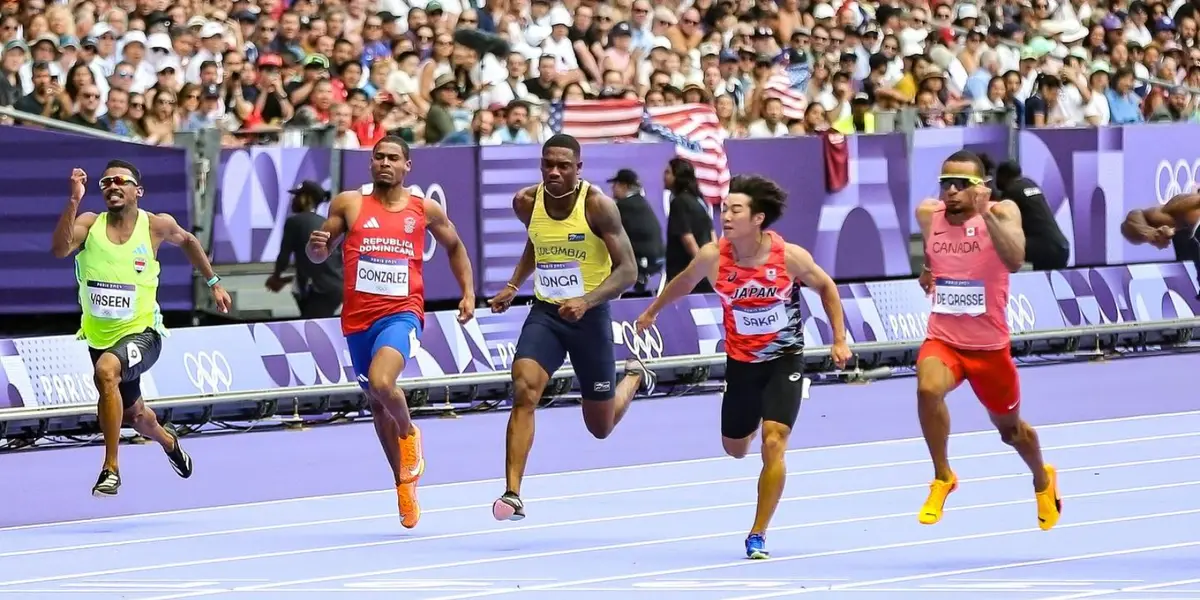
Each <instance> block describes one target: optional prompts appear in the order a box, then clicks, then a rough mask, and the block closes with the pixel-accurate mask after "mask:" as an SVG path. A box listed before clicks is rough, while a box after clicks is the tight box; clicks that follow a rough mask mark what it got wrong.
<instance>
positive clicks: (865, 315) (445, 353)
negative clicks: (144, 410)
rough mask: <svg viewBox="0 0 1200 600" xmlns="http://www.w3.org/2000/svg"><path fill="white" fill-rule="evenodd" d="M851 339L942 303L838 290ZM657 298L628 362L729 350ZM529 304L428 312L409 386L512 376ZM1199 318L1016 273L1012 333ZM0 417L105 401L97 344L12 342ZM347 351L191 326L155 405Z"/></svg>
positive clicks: (710, 325) (313, 364)
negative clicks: (658, 305)
mask: <svg viewBox="0 0 1200 600" xmlns="http://www.w3.org/2000/svg"><path fill="white" fill-rule="evenodd" d="M838 289H839V292H840V295H841V298H842V303H843V306H844V307H845V321H846V329H847V331H848V333H849V337H850V341H851V343H861V342H906V341H907V342H916V341H919V340H921V339H922V338H923V337H924V335H925V323H926V320H927V319H928V313H929V306H930V301H929V298H928V297H926V296H925V294H924V292H922V291H921V289H920V286H919V285H918V284H917V283H916V280H913V279H908V280H893V281H883V282H876V283H864V284H851V285H841V286H839V288H838ZM803 301H804V305H805V306H804V307H803V314H804V333H805V339H806V341H807V343H808V345H809V346H827V345H829V343H830V342H831V332H832V329H831V327H830V326H829V317H828V316H827V315H826V314H825V310H824V308H823V307H822V305H821V301H820V298H819V297H818V296H817V294H816V293H815V292H813V291H812V290H810V289H804V290H803ZM648 303H649V299H626V300H618V301H615V302H614V303H613V304H612V314H613V319H614V321H613V344H614V345H615V349H616V358H617V360H618V361H622V360H625V359H626V358H629V357H630V356H637V357H639V358H642V359H657V358H664V357H671V356H689V355H697V354H710V355H711V354H719V353H721V352H723V350H724V346H723V338H724V332H723V330H722V326H721V307H720V303H719V300H718V299H717V297H716V296H714V295H703V296H702V295H695V296H689V297H686V298H685V299H683V300H682V301H680V302H679V303H677V304H675V305H674V306H672V307H670V308H669V309H668V310H666V311H664V313H663V314H662V315H661V316H660V317H659V319H658V322H657V323H656V324H655V326H654V327H652V328H651V329H650V330H648V331H646V332H643V333H642V334H637V333H636V332H635V330H634V327H633V322H634V320H635V319H636V318H637V316H638V315H639V314H640V313H641V311H642V310H644V309H645V307H646V306H647V304H648ZM528 310H529V309H528V307H527V306H514V307H513V308H512V309H510V310H509V311H508V312H507V313H504V314H500V315H494V314H491V313H487V312H483V311H480V312H479V313H477V314H476V318H475V319H474V320H472V321H470V322H468V323H467V324H465V325H460V324H459V323H458V321H457V319H456V317H455V314H454V313H453V312H437V313H429V314H428V315H427V316H426V324H425V331H424V333H423V334H422V336H421V339H420V343H419V344H417V345H415V346H414V359H413V360H411V361H410V362H409V363H408V366H407V368H406V369H405V371H404V374H403V377H405V378H417V377H440V376H446V375H450V376H453V375H458V374H472V373H489V372H493V371H506V370H507V369H508V368H509V367H510V366H511V364H512V360H513V354H514V351H515V348H516V342H517V337H518V335H519V334H520V329H521V323H522V321H523V320H524V318H525V315H526V314H527V312H528ZM1198 314H1200V300H1197V287H1196V271H1195V267H1194V266H1192V265H1191V264H1184V263H1159V264H1142V265H1129V266H1116V267H1096V268H1083V269H1070V270H1064V271H1048V272H1022V273H1017V274H1015V275H1013V277H1012V280H1011V288H1010V296H1009V301H1008V307H1007V319H1008V323H1009V326H1010V327H1011V329H1012V331H1013V333H1014V334H1019V333H1033V332H1045V331H1054V330H1063V329H1067V328H1072V327H1081V326H1088V325H1103V324H1115V323H1145V322H1154V321H1161V320H1169V319H1177V318H1192V317H1195V316H1196V315H1198ZM0 365H2V366H3V369H0V384H2V385H0V390H4V391H5V392H6V393H3V394H0V413H3V411H4V410H13V409H18V408H25V409H31V408H33V409H36V408H51V407H61V406H69V405H87V404H91V403H94V402H95V399H96V389H95V386H94V384H93V383H92V363H91V361H90V360H89V359H88V353H87V348H86V347H85V346H84V344H83V343H82V342H80V341H77V340H75V339H73V338H71V337H67V336H59V337H44V338H27V339H14V340H0ZM354 381H355V374H354V372H353V369H352V368H351V366H350V360H349V358H348V355H347V350H346V342H345V340H344V339H343V337H342V335H341V333H340V330H339V328H338V321H337V320H336V319H324V320H308V321H305V320H299V321H287V322H280V323H254V324H237V325H223V326H215V327H193V328H186V329H178V330H175V331H173V332H172V335H171V336H170V337H168V338H167V339H166V340H165V342H164V345H163V351H162V355H161V358H160V359H159V361H158V364H156V365H155V367H154V368H153V369H152V370H151V371H150V372H149V373H148V374H146V375H144V376H143V378H142V390H143V393H144V395H145V397H146V398H147V399H149V400H151V401H154V400H156V399H178V398H186V397H196V396H203V395H206V394H215V393H224V392H251V393H257V392H261V393H263V394H264V395H269V394H270V393H272V392H274V391H277V390H282V389H287V388H295V387H298V386H318V387H320V386H330V387H331V388H332V387H334V386H340V387H343V388H344V387H345V386H346V385H347V384H353V382H354Z"/></svg>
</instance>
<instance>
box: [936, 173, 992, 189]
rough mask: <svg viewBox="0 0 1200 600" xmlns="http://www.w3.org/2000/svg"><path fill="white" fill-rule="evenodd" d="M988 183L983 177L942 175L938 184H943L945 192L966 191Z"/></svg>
mask: <svg viewBox="0 0 1200 600" xmlns="http://www.w3.org/2000/svg"><path fill="white" fill-rule="evenodd" d="M987 182H988V180H987V179H984V178H982V177H969V176H965V175H942V176H941V177H938V183H939V184H941V186H942V191H943V192H946V191H949V190H951V189H956V190H965V189H967V188H969V187H974V186H977V185H982V184H985V183H987Z"/></svg>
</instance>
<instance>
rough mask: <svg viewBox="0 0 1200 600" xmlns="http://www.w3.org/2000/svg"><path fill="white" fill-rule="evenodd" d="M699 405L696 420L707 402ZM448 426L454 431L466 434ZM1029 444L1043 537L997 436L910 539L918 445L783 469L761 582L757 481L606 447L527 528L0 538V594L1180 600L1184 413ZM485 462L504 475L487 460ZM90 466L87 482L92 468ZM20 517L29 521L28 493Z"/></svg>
mask: <svg viewBox="0 0 1200 600" xmlns="http://www.w3.org/2000/svg"><path fill="white" fill-rule="evenodd" d="M1121 363H1123V364H1121ZM1139 364H1140V365H1141V367H1143V368H1145V367H1146V366H1148V365H1150V364H1152V363H1150V362H1146V361H1140V360H1139V361H1133V360H1131V361H1120V363H1118V364H1112V365H1105V366H1103V367H1099V368H1100V369H1103V370H1109V369H1114V368H1118V369H1129V370H1130V371H1129V372H1130V375H1132V374H1133V373H1134V372H1136V369H1137V366H1138V365H1139ZM1056 369H1059V367H1044V368H1040V369H1037V370H1038V371H1043V370H1047V371H1049V370H1056ZM913 384H914V382H913V381H912V380H907V381H901V382H893V383H892V384H889V386H888V387H889V388H891V389H905V388H907V394H908V395H907V396H905V397H898V398H894V399H893V401H894V402H903V403H908V404H909V406H911V402H912V401H911V400H910V398H911V394H912V390H911V388H912V385H913ZM870 389H871V387H867V388H858V390H857V391H856V392H854V393H860V394H866V393H872V392H868V391H867V390H870ZM1027 397H1028V396H1027ZM1072 400H1073V399H1071V398H1069V397H1066V396H1065V395H1064V397H1062V399H1061V400H1050V399H1044V398H1043V400H1042V401H1044V402H1051V401H1057V402H1069V401H1072ZM1118 400H1119V401H1124V400H1123V399H1118ZM1096 401H1097V402H1101V401H1103V400H1096ZM699 402H701V403H702V404H703V406H704V407H705V408H704V409H705V410H709V409H713V410H715V401H714V400H713V399H707V400H703V401H699ZM653 403H654V401H651V402H647V403H645V404H646V405H649V404H653ZM642 406H644V405H642ZM562 410H564V411H570V410H575V411H577V409H562ZM639 410H642V408H641V406H639V407H635V409H634V410H633V411H632V412H631V413H630V417H629V418H630V419H637V418H638V416H637V415H638V413H639ZM806 410H807V409H806ZM955 410H956V411H967V410H977V408H974V409H973V408H971V407H968V406H966V405H965V404H962V403H958V404H956V405H955ZM551 412H557V409H556V411H551ZM1081 412H1082V411H1081ZM647 414H649V413H647ZM542 415H543V413H539V419H541V420H544V417H543V416H542ZM575 418H576V419H577V418H578V416H577V415H575ZM801 418H802V419H804V418H806V415H802V416H801ZM869 418H871V417H870V416H863V417H861V419H869ZM913 419H914V421H915V417H913ZM466 421H469V419H466V420H464V421H463V422H460V423H457V424H456V426H459V427H470V426H471V425H470V424H468V423H467V422H466ZM861 422H862V421H861V420H860V421H857V423H861ZM824 423H825V425H826V426H837V427H847V428H851V427H855V426H856V421H852V420H851V421H846V422H842V423H832V422H830V421H825V422H824ZM623 425H624V424H623ZM1039 432H1040V433H1041V439H1042V443H1043V446H1044V448H1045V453H1046V456H1047V459H1048V460H1049V461H1050V462H1052V463H1053V464H1055V465H1056V466H1057V467H1058V469H1059V473H1060V484H1061V487H1062V491H1063V494H1064V496H1065V511H1064V516H1063V519H1062V521H1061V522H1060V524H1059V526H1058V527H1057V528H1056V529H1055V530H1053V531H1051V532H1042V531H1040V530H1038V529H1037V521H1036V513H1035V508H1034V502H1033V492H1032V484H1031V480H1030V477H1029V474H1028V472H1027V470H1026V469H1025V466H1024V464H1023V463H1022V462H1021V461H1020V459H1019V458H1018V457H1017V456H1016V454H1015V453H1013V452H1012V450H1011V449H1010V448H1008V447H1007V446H1004V445H1003V444H1001V443H1000V441H999V440H998V438H997V437H996V435H995V434H994V432H990V431H979V432H966V433H960V434H956V435H955V437H954V439H953V440H952V442H951V456H952V464H953V466H954V468H955V470H956V471H957V473H958V475H959V477H960V482H961V485H960V488H959V490H958V491H957V492H956V493H955V494H953V495H952V496H951V497H950V501H949V502H948V504H947V512H946V517H945V519H944V520H943V521H942V522H941V523H940V524H938V525H936V526H932V527H926V526H922V525H920V524H918V523H917V520H916V512H917V509H918V508H919V506H920V504H921V502H922V500H923V499H924V496H925V493H926V491H927V488H926V486H927V482H928V479H929V477H930V474H931V473H930V472H931V467H930V466H929V463H928V455H927V453H926V450H925V446H924V443H923V442H922V441H921V440H919V439H914V438H906V439H892V440H881V441H865V442H856V443H852V444H845V445H837V446H824V447H816V448H803V449H797V450H793V451H791V452H790V453H789V457H788V458H789V481H788V489H787V493H786V494H785V499H784V502H783V504H782V505H781V506H780V509H779V512H778V513H777V515H776V517H775V520H774V523H773V527H772V529H771V531H770V533H769V535H768V542H769V547H770V549H771V551H772V553H773V555H774V558H772V559H771V560H769V561H748V560H745V559H742V558H741V556H742V552H741V545H742V540H743V538H744V537H745V533H746V530H747V528H748V527H749V525H750V521H751V519H752V517H753V511H754V503H755V483H754V482H755V481H756V479H757V476H758V471H759V466H760V465H759V463H758V460H757V457H749V458H747V459H746V460H742V461H736V460H733V459H728V458H721V457H712V458H698V459H692V460H682V461H673V462H657V463H649V464H640V465H631V464H628V463H633V462H636V461H637V459H638V458H639V457H642V456H646V455H647V454H648V453H649V451H648V450H647V451H645V452H639V451H638V450H637V449H636V448H642V449H648V448H650V447H652V446H653V445H655V444H664V443H670V441H671V438H672V436H683V435H689V432H680V431H677V430H669V429H668V430H666V431H664V432H663V433H662V435H661V436H658V437H656V438H652V439H643V438H639V439H633V440H631V439H625V440H622V441H621V442H619V443H620V444H621V445H622V446H624V447H622V448H617V447H615V445H616V444H617V442H614V441H611V440H610V441H607V442H605V443H603V444H601V445H600V446H598V447H600V448H608V449H610V451H612V452H621V453H622V454H625V455H627V456H628V457H629V459H628V460H627V461H626V463H627V464H626V465H625V466H615V467H606V468H601V469H593V470H582V471H571V472H560V473H546V474H541V475H537V476H533V477H531V478H530V479H528V481H527V483H526V486H525V489H524V493H523V496H525V497H526V499H527V510H528V514H529V518H527V519H526V520H524V521H522V522H519V523H497V522H495V521H494V520H492V518H491V514H490V505H491V502H492V500H493V499H494V498H495V496H496V495H497V494H498V492H499V491H500V490H499V488H498V483H497V482H496V481H495V480H487V481H479V482H457V483H442V484H435V485H427V486H424V487H423V492H422V504H423V506H424V507H425V513H424V518H423V520H422V522H421V525H420V527H419V528H418V529H417V530H415V531H413V532H406V531H404V530H402V529H401V528H400V527H399V524H398V519H397V517H396V515H395V504H394V502H395V501H394V496H393V494H392V493H391V492H390V491H385V492H359V493H353V494H340V495H327V496H323V497H315V498H305V499H290V500H282V501H275V500H273V501H267V502H259V503H256V504H251V505H246V506H224V507H221V506H214V507H207V508H194V509H184V510H170V511H165V512H161V513H158V514H153V515H148V516H146V515H143V516H113V517H105V518H93V519H83V520H79V521H75V522H60V523H37V524H28V525H21V526H16V527H7V528H0V594H7V595H11V596H13V597H21V598H30V599H37V598H62V597H64V594H65V595H66V596H67V597H71V596H74V595H78V596H79V597H86V598H89V599H91V598H95V599H107V598H127V599H131V600H150V599H154V600H168V599H175V598H193V597H196V598H200V597H206V596H211V597H219V598H228V599H231V600H232V599H235V598H256V599H257V598H264V597H296V596H297V595H298V594H299V595H307V596H308V597H313V596H316V597H339V596H344V597H353V598H366V599H373V598H379V599H383V598H397V597H403V598H407V599H414V600H452V599H459V598H463V599H465V598H484V597H492V596H505V597H509V598H542V599H547V598H555V599H557V598H565V599H568V600H590V599H597V600H600V599H603V600H617V599H625V598H647V599H648V600H652V599H654V598H657V597H664V598H670V599H675V600H684V599H687V600H718V599H719V600H752V599H759V598H764V599H765V598H790V597H793V596H800V595H805V594H818V595H820V596H822V597H836V598H842V599H846V600H853V599H857V598H873V599H877V598H888V599H898V600H917V599H918V598H920V599H926V598H969V599H972V600H993V599H997V600H998V599H1001V598H1004V599H1016V600H1025V599H1028V600H1050V599H1054V600H1067V599H1074V598H1092V597H1102V598H1108V599H1110V600H1133V599H1135V598H1137V599H1144V598H1172V599H1181V598H1191V599H1200V500H1198V498H1200V411H1195V412H1187V413H1178V412H1176V413H1171V414H1153V415H1134V416H1121V417H1115V418H1108V419H1101V420H1090V421H1076V422H1060V423H1056V424H1052V425H1041V426H1040V427H1039ZM364 433H366V432H364ZM539 433H540V430H539ZM690 434H691V435H705V436H711V435H715V434H714V433H713V432H709V431H705V432H699V433H697V432H690ZM289 435H291V436H294V435H296V434H289V433H270V434H261V437H262V438H265V439H272V438H274V439H276V440H277V441H280V442H281V443H283V440H284V438H285V437H286V436H289ZM233 439H235V438H228V440H227V441H231V440H233ZM288 443H290V442H288ZM630 445H632V446H633V447H634V448H635V449H630V448H629V446H630ZM146 450H147V451H150V450H152V449H146ZM495 451H496V452H498V453H500V455H498V456H497V457H495V458H496V459H497V460H501V459H502V452H503V450H502V448H501V447H497V448H496V449H495ZM539 451H540V452H553V451H554V449H553V448H545V447H540V446H538V447H535V452H539ZM70 452H75V451H70ZM88 452H90V453H93V454H94V453H96V452H99V450H98V449H95V448H92V449H88ZM88 457H89V458H88V465H89V466H91V464H92V463H93V462H94V460H93V459H96V458H97V457H96V456H92V455H91V454H89V455H88ZM370 458H371V460H372V461H375V460H382V459H380V458H379V457H377V456H371V457H370ZM442 460H443V461H451V460H455V458H454V457H442ZM461 460H471V457H461ZM6 462H7V463H9V464H12V462H13V458H11V457H10V458H8V459H6ZM249 464H250V460H247V468H249ZM434 464H436V463H434ZM327 466H330V467H332V465H327ZM431 468H433V467H431ZM164 471H165V468H164ZM140 476H141V477H144V478H146V479H148V480H150V482H151V483H152V482H153V480H154V478H155V477H158V476H161V477H170V475H167V474H165V472H161V471H160V475H158V476H156V475H152V474H146V475H140ZM311 476H316V477H319V476H320V475H319V473H312V474H311ZM209 481H210V482H211V481H213V480H212V479H210V480H209ZM269 481H270V479H269V478H264V482H269ZM189 483H190V482H189ZM196 483H199V482H196ZM206 485H207V484H206ZM264 485H266V483H264ZM81 493H82V492H81ZM25 497H26V498H27V499H28V501H30V502H37V501H38V499H37V493H36V492H34V491H31V492H29V493H28V494H27V495H25ZM97 502H99V501H97ZM637 592H642V593H641V594H638V593H637ZM647 593H651V594H655V595H647ZM347 594H351V596H346V595H347Z"/></svg>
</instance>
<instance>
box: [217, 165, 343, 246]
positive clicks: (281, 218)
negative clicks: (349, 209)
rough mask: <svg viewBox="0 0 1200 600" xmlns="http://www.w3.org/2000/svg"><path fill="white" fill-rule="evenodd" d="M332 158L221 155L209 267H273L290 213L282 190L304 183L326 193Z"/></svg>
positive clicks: (286, 195)
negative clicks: (269, 264)
mask: <svg viewBox="0 0 1200 600" xmlns="http://www.w3.org/2000/svg"><path fill="white" fill-rule="evenodd" d="M332 158H333V155H332V150H329V149H325V148H249V149H237V150H222V151H221V164H220V170H219V171H218V173H219V174H220V177H221V180H220V183H219V184H218V185H217V200H216V205H215V207H214V210H213V221H214V223H213V241H212V260H213V264H217V265H229V264H242V263H259V262H274V261H275V258H276V257H278V256H279V242H280V240H282V239H283V223H284V222H285V221H287V218H288V216H289V215H291V212H292V197H291V196H290V195H288V190H290V189H293V188H295V187H296V186H298V185H300V184H301V183H302V182H304V181H305V180H309V179H311V180H313V181H316V182H317V183H319V184H321V185H322V186H325V187H326V189H328V187H329V185H330V183H331V180H330V171H329V165H330V161H331V160H332Z"/></svg>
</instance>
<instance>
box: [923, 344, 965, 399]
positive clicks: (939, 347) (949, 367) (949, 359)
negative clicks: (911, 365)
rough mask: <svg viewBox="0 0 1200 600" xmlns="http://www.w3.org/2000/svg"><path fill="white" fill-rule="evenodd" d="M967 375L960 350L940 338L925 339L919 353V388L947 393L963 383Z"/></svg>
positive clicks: (926, 392)
mask: <svg viewBox="0 0 1200 600" xmlns="http://www.w3.org/2000/svg"><path fill="white" fill-rule="evenodd" d="M964 377H965V373H964V371H963V363H962V357H961V355H960V353H959V351H958V350H956V349H955V348H952V347H950V346H949V345H947V344H945V343H943V342H941V341H939V340H925V342H924V343H922V344H921V350H920V351H919V352H918V353H917V390H918V392H920V393H924V394H931V395H945V394H948V393H950V392H951V391H953V390H954V389H955V388H957V387H958V386H959V385H960V384H962V382H963V380H964Z"/></svg>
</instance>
